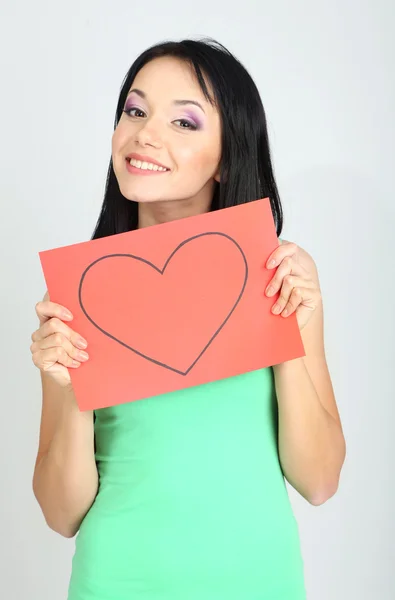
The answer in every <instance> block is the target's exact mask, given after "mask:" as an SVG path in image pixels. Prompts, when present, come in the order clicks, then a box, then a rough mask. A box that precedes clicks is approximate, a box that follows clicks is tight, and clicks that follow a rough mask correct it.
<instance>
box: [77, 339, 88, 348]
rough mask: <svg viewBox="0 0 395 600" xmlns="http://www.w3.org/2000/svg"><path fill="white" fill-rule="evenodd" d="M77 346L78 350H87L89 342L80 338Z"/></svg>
mask: <svg viewBox="0 0 395 600" xmlns="http://www.w3.org/2000/svg"><path fill="white" fill-rule="evenodd" d="M75 345H76V346H77V348H82V349H83V348H86V347H87V345H88V342H87V341H86V340H84V338H79V339H78V340H77V341H76V343H75Z"/></svg>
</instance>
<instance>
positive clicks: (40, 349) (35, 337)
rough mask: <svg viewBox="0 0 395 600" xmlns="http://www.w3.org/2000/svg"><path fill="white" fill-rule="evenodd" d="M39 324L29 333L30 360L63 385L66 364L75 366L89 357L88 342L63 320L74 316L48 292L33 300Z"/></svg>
mask: <svg viewBox="0 0 395 600" xmlns="http://www.w3.org/2000/svg"><path fill="white" fill-rule="evenodd" d="M36 313H37V316H38V318H39V321H40V327H39V328H38V329H37V330H36V331H34V333H32V344H31V346H30V351H31V353H32V359H33V363H34V364H35V365H36V367H37V368H38V369H40V371H43V372H45V373H48V374H49V375H50V376H52V378H53V379H54V380H55V381H56V382H57V383H59V384H60V385H61V386H62V387H67V386H69V385H70V383H71V379H70V373H69V371H68V368H78V367H79V366H80V365H81V363H82V362H86V361H87V360H88V358H89V356H88V354H87V353H86V352H84V350H85V348H86V347H87V345H88V344H87V342H86V340H84V338H82V337H81V336H80V335H79V334H78V333H76V332H75V331H73V330H72V329H71V328H70V327H69V326H68V325H66V323H64V322H63V321H71V320H72V319H73V316H72V314H71V313H70V311H69V310H68V309H67V308H65V307H64V306H61V305H60V304H56V303H55V302H51V301H50V300H49V295H48V292H47V293H46V294H45V296H44V298H43V300H42V301H41V302H37V304H36Z"/></svg>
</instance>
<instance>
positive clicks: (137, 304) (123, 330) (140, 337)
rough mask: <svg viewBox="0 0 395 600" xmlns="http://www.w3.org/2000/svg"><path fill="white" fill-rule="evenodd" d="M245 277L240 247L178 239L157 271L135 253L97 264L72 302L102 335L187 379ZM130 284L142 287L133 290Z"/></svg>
mask: <svg viewBox="0 0 395 600" xmlns="http://www.w3.org/2000/svg"><path fill="white" fill-rule="evenodd" d="M247 280H248V264H247V260H246V256H245V254H244V252H243V250H242V248H241V247H240V245H239V244H238V243H237V242H236V241H235V240H234V239H233V238H232V237H230V236H229V235H227V234H225V233H222V232H216V231H213V232H206V233H201V234H198V235H195V236H192V237H190V238H188V239H186V240H184V241H183V242H181V243H180V244H179V245H178V246H177V247H176V248H175V250H173V252H172V253H171V254H170V256H168V258H167V259H166V261H165V263H164V265H163V267H162V268H159V267H158V266H156V265H155V264H154V263H153V262H151V261H149V260H146V259H145V258H142V257H141V256H136V255H134V254H109V255H106V256H102V257H100V258H98V259H96V260H95V261H94V262H92V263H91V264H90V265H89V266H88V267H87V268H86V269H85V271H84V272H83V274H82V276H81V280H80V284H79V303H80V306H81V309H82V311H83V312H84V314H85V316H86V317H87V319H89V321H90V322H91V323H92V324H93V325H94V326H95V327H96V328H97V329H99V330H100V331H101V332H102V333H103V334H104V335H106V336H108V337H110V338H112V339H113V340H114V341H115V342H117V343H118V344H121V345H122V346H124V347H125V348H127V349H128V350H131V351H132V352H133V353H135V354H136V355H138V356H140V357H142V358H144V359H146V360H147V361H150V362H152V363H154V364H156V365H158V366H160V367H163V368H165V369H169V370H170V371H173V372H175V373H177V374H179V375H187V374H188V373H189V372H190V371H191V369H192V368H193V367H194V366H195V365H196V363H197V362H198V361H199V359H200V358H201V357H202V356H203V354H204V353H205V352H206V350H207V349H208V348H209V346H210V345H211V344H212V342H213V341H214V339H215V338H216V337H217V336H218V334H219V333H220V331H221V330H222V329H223V327H224V326H225V324H226V323H227V322H228V320H229V319H230V318H231V316H232V314H233V312H234V310H235V309H236V306H237V305H238V304H239V302H240V300H241V298H242V296H243V293H244V290H245V287H246V284H247ZM133 281H137V282H139V283H140V284H141V282H144V284H145V285H140V288H137V289H136V287H133ZM98 289H100V296H101V297H100V302H98V301H97V290H98ZM131 304H132V306H131Z"/></svg>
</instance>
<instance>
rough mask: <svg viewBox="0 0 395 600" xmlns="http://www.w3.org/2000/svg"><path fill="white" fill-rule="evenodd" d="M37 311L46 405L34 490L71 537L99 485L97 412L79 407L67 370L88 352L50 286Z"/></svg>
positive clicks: (37, 356) (54, 525)
mask: <svg viewBox="0 0 395 600" xmlns="http://www.w3.org/2000/svg"><path fill="white" fill-rule="evenodd" d="M36 312H37V315H38V317H39V321H40V327H39V329H38V330H37V331H35V332H34V333H33V335H32V341H33V343H32V345H31V347H30V349H31V352H32V358H33V362H34V364H35V365H36V366H37V367H38V368H39V369H40V375H41V384H42V411H41V424H40V436H39V438H40V439H39V447H38V452H37V458H36V463H35V468H34V475H33V491H34V495H35V497H36V499H37V501H38V503H39V505H40V507H41V510H42V512H43V515H44V517H45V520H46V522H47V524H48V525H49V527H50V528H51V529H53V530H54V531H56V532H57V533H60V534H61V535H63V536H65V537H73V536H74V535H75V534H76V532H77V531H78V529H79V527H80V524H81V522H82V520H83V518H84V516H85V515H86V513H87V512H88V510H89V508H90V506H91V505H92V503H93V501H94V499H95V497H96V494H97V489H98V473H97V469H96V461H95V450H94V428H93V412H92V411H88V412H81V411H80V410H79V408H78V405H77V402H76V399H75V395H74V392H73V388H72V385H71V379H70V373H69V371H68V368H71V367H76V368H78V366H79V365H80V362H79V361H81V360H85V359H86V358H84V359H82V357H81V356H80V354H79V350H78V348H81V345H79V341H80V336H79V335H78V334H77V333H76V332H74V331H73V330H72V329H71V328H70V327H69V326H68V325H66V323H64V322H63V321H62V319H65V318H67V319H68V320H70V318H71V319H72V315H69V316H66V315H65V314H64V307H62V306H60V305H58V304H55V303H53V302H50V300H49V295H48V292H47V293H46V294H45V296H44V298H43V301H42V302H39V303H37V305H36ZM82 347H84V346H82Z"/></svg>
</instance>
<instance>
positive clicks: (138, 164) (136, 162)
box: [129, 158, 168, 171]
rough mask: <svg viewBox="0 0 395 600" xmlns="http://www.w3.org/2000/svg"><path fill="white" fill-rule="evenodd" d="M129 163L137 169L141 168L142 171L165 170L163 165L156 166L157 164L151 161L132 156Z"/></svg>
mask: <svg viewBox="0 0 395 600" xmlns="http://www.w3.org/2000/svg"><path fill="white" fill-rule="evenodd" d="M129 162H130V164H131V165H132V166H133V167H137V168H138V169H142V170H143V171H167V170H168V169H165V168H164V167H158V165H154V164H153V163H149V162H146V161H143V162H142V161H141V160H136V159H134V158H131V159H129Z"/></svg>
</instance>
